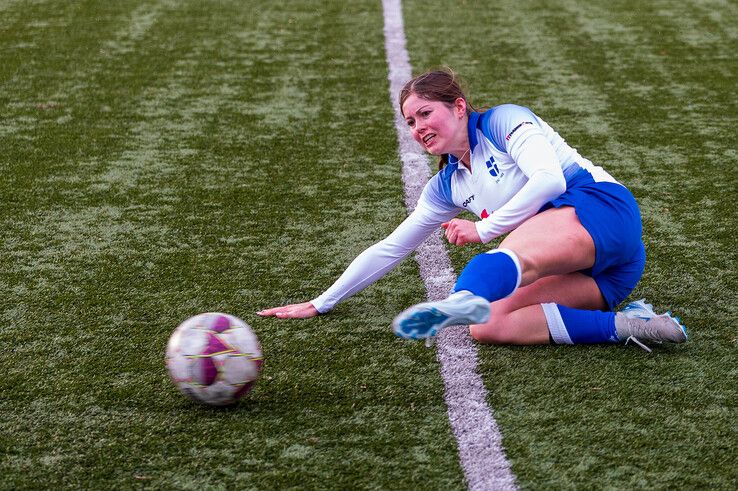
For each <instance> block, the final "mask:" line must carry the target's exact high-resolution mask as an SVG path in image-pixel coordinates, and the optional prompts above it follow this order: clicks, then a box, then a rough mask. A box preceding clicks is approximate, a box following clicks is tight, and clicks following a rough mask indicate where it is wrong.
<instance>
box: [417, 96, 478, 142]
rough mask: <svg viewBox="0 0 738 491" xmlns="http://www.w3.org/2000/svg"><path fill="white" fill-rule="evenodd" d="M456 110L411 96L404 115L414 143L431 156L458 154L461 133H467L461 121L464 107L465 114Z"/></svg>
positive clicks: (452, 107)
mask: <svg viewBox="0 0 738 491" xmlns="http://www.w3.org/2000/svg"><path fill="white" fill-rule="evenodd" d="M457 101H458V100H457ZM457 106H458V104H457V105H455V106H450V105H449V104H446V103H444V102H441V101H429V100H428V99H423V98H422V97H419V96H418V95H416V94H410V95H409V96H408V97H407V99H406V100H405V103H404V104H403V105H402V111H403V114H404V115H405V122H406V123H407V125H408V126H409V127H410V132H411V133H412V135H413V138H414V139H415V141H417V142H418V143H419V144H420V145H421V146H422V147H423V148H425V150H426V151H427V152H428V153H431V154H433V155H441V154H444V153H454V152H455V151H456V152H458V151H459V148H458V147H459V145H460V142H459V135H460V130H463V132H464V134H465V132H466V123H465V122H464V121H463V120H462V117H461V116H462V115H464V114H465V111H466V107H465V104H464V107H463V110H461V108H459V107H457ZM460 110H461V112H460Z"/></svg>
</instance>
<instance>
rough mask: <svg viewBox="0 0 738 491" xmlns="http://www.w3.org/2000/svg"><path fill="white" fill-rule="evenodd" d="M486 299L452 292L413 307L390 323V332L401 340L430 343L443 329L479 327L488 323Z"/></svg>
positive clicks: (465, 292)
mask: <svg viewBox="0 0 738 491" xmlns="http://www.w3.org/2000/svg"><path fill="white" fill-rule="evenodd" d="M489 316H490V305H489V302H488V301H487V299H485V298H483V297H478V296H476V295H474V294H472V293H470V292H468V291H461V292H456V293H454V294H452V295H451V296H449V297H448V298H445V299H443V300H437V301H435V302H425V303H419V304H417V305H413V306H412V307H410V308H409V309H406V310H404V311H403V312H401V313H400V314H399V315H398V316H397V317H395V320H394V321H392V330H393V331H394V332H395V334H397V335H398V336H400V337H401V338H405V339H426V340H428V339H432V338H434V337H435V336H436V335H437V334H438V333H439V332H440V331H441V329H443V328H444V327H447V326H454V325H468V324H481V323H482V322H486V321H487V320H489Z"/></svg>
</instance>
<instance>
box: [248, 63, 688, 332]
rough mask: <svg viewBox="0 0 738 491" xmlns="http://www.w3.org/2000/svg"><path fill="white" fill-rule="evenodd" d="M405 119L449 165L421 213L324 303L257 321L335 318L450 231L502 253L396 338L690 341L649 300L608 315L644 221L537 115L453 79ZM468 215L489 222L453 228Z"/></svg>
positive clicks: (424, 307)
mask: <svg viewBox="0 0 738 491" xmlns="http://www.w3.org/2000/svg"><path fill="white" fill-rule="evenodd" d="M400 108H401V111H402V114H403V116H404V117H405V120H406V122H407V124H408V126H409V127H410V131H411V133H412V135H413V137H414V139H415V140H416V141H417V142H418V143H419V144H420V145H421V146H423V147H424V148H425V149H426V150H427V151H428V152H429V153H431V154H433V155H439V156H441V161H440V164H439V168H440V171H439V172H438V173H437V174H436V175H435V176H434V177H432V178H431V179H430V180H429V181H428V183H427V184H426V186H425V188H424V190H423V192H422V194H421V197H420V199H419V201H418V204H417V207H416V208H415V210H413V212H412V213H411V214H410V215H409V216H408V218H407V219H406V220H405V221H404V222H402V223H401V224H400V225H399V226H398V227H397V229H395V231H394V232H392V233H391V234H390V235H389V236H388V237H387V238H385V239H384V240H382V241H380V242H379V243H377V244H375V245H373V246H371V247H369V248H368V249H367V250H365V251H364V252H362V253H361V254H360V255H359V256H358V257H357V258H356V259H355V260H354V261H353V262H352V263H351V264H350V265H349V267H348V268H347V269H346V271H345V272H344V273H343V274H342V275H341V277H340V278H338V280H336V282H335V283H334V284H333V285H332V286H331V287H330V288H329V289H328V290H326V291H325V292H324V293H323V294H322V295H320V296H319V297H317V298H316V299H314V300H312V301H310V302H305V303H300V304H292V305H286V306H283V307H276V308H272V309H267V310H263V311H261V312H259V314H260V315H263V316H276V317H279V318H306V317H312V316H315V315H318V314H319V313H325V312H327V311H329V310H330V309H331V308H333V306H334V305H336V304H337V303H338V302H340V301H342V300H344V299H346V298H347V297H349V296H351V295H353V294H355V293H356V292H358V291H360V290H361V289H363V288H365V287H366V286H368V285H370V284H371V283H373V282H374V281H376V280H378V279H379V278H381V277H382V276H383V275H384V274H386V273H387V272H388V271H389V270H391V269H392V268H393V267H394V266H395V265H397V264H398V263H399V262H400V261H401V260H402V259H403V258H405V257H406V256H407V255H408V254H410V252H412V251H413V250H414V249H415V248H416V247H417V246H418V245H420V243H421V242H423V240H425V239H426V238H427V237H428V236H429V235H430V234H431V233H432V232H433V231H434V230H435V229H437V228H438V227H439V226H440V227H443V228H444V229H445V236H446V238H447V239H448V241H449V242H450V243H452V244H454V245H457V246H463V245H464V244H468V243H474V242H481V243H487V242H489V241H491V240H492V239H494V238H496V237H499V236H501V235H503V234H506V233H508V232H509V233H508V235H507V236H506V237H505V238H504V240H503V241H502V243H501V244H500V247H499V248H498V249H493V250H491V251H489V252H487V253H482V254H479V255H477V256H475V257H474V258H473V259H472V260H471V261H470V262H469V263H468V264H467V265H466V267H465V268H464V270H463V271H462V272H461V274H460V275H459V278H458V281H457V283H456V285H455V287H454V292H453V293H452V294H451V295H450V296H449V297H448V298H446V299H444V300H440V301H435V302H426V303H422V304H418V305H415V306H413V307H411V308H409V309H407V310H406V311H404V312H402V313H401V314H400V315H398V316H397V317H396V318H395V320H394V322H393V328H394V331H395V333H396V334H397V335H399V336H402V337H405V338H413V339H418V338H428V337H433V336H435V335H436V334H437V333H438V331H439V330H440V329H442V328H444V327H446V326H448V325H454V324H469V325H470V329H471V335H472V336H473V337H474V338H475V339H477V340H478V341H480V342H483V343H495V344H548V343H557V344H586V343H618V342H621V341H627V340H628V339H634V340H635V341H636V342H638V339H640V340H647V341H657V342H662V341H670V342H675V343H681V342H684V341H686V339H687V334H686V330H685V329H684V327H683V326H682V325H681V324H680V323H679V320H678V319H677V318H674V317H672V316H671V315H669V314H663V315H656V313H655V312H654V311H653V309H652V308H651V306H650V305H648V304H646V303H645V302H643V301H638V302H634V303H631V304H629V305H628V306H627V307H626V308H625V309H623V311H622V312H619V313H617V314H615V313H614V312H612V309H614V308H615V307H616V306H617V305H618V304H620V303H621V302H622V301H623V300H624V299H625V298H626V297H627V296H628V294H629V293H630V292H631V291H632V290H633V288H634V287H635V286H636V284H637V283H638V281H639V279H640V277H641V274H642V273H643V268H644V265H645V261H646V255H645V249H644V246H643V243H642V241H641V217H640V211H639V209H638V205H637V203H636V201H635V199H634V198H633V195H632V194H631V193H630V192H629V191H628V189H626V188H625V186H623V185H622V184H620V183H618V182H617V181H616V180H615V179H614V178H613V177H612V176H611V175H610V174H608V173H607V172H606V171H605V170H604V169H602V168H601V167H598V166H595V165H594V164H592V162H590V161H589V160H587V159H585V158H583V157H582V156H581V155H579V153H578V152H577V151H576V150H575V149H574V148H572V147H571V146H569V145H568V144H567V143H566V142H565V141H564V139H563V138H562V137H561V136H559V134H558V133H556V132H555V131H554V130H553V129H552V128H551V127H550V126H549V125H548V124H547V123H546V122H545V121H543V120H542V119H541V118H539V117H538V116H536V115H535V114H534V113H533V112H531V110H530V109H527V108H525V107H521V106H517V105H513V104H504V105H500V106H496V107H493V108H492V109H489V110H487V111H485V112H476V111H473V110H472V108H471V107H470V104H469V103H468V102H467V98H466V96H465V95H464V93H463V91H462V90H461V87H460V85H459V83H458V81H457V80H456V77H455V75H454V74H453V73H452V72H447V71H432V72H428V73H425V74H422V75H420V76H418V77H416V78H414V79H412V80H410V81H409V82H408V83H407V84H406V85H405V87H404V88H403V89H402V91H401V93H400ZM462 210H468V211H470V212H472V213H474V214H476V215H477V216H478V217H479V218H480V220H479V221H469V220H464V219H458V218H454V217H455V216H456V215H457V214H458V213H460V212H461V211H462ZM639 344H640V343H639Z"/></svg>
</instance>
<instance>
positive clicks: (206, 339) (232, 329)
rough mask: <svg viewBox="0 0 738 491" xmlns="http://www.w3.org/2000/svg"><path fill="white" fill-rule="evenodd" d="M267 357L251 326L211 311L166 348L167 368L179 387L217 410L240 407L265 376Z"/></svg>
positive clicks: (182, 328)
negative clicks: (244, 398) (240, 402)
mask: <svg viewBox="0 0 738 491" xmlns="http://www.w3.org/2000/svg"><path fill="white" fill-rule="evenodd" d="M262 361H263V357H262V354H261V346H260V345H259V340H258V339H257V338H256V335H255V334H254V332H253V331H252V330H251V328H250V327H249V325H248V324H246V323H245V322H244V321H242V320H241V319H239V318H237V317H234V316H232V315H229V314H222V313H219V312H208V313H205V314H199V315H196V316H194V317H190V318H189V319H187V320H186V321H184V322H183V323H182V324H180V325H179V326H178V327H177V329H175V330H174V332H173V333H172V336H171V337H170V338H169V343H168V344H167V368H168V369H169V375H170V376H171V378H172V381H173V382H174V384H175V385H176V386H177V388H178V389H179V390H180V391H181V392H182V393H183V394H185V395H186V396H188V397H190V398H191V399H193V400H195V401H197V402H201V403H204V404H208V405H212V406H225V405H228V404H233V403H235V402H236V401H237V400H238V399H239V398H241V397H242V396H244V395H245V394H247V393H248V392H249V391H250V390H251V389H252V388H253V387H254V384H255V383H256V380H257V378H259V373H260V372H261V364H262Z"/></svg>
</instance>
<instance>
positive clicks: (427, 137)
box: [423, 133, 436, 147]
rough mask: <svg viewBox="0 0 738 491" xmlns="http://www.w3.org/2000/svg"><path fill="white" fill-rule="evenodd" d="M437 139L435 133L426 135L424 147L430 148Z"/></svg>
mask: <svg viewBox="0 0 738 491" xmlns="http://www.w3.org/2000/svg"><path fill="white" fill-rule="evenodd" d="M435 137H436V134H435V133H429V134H427V135H425V136H424V137H423V145H425V146H426V147H427V146H429V145H430V144H431V142H432V141H433V139H434V138H435Z"/></svg>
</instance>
